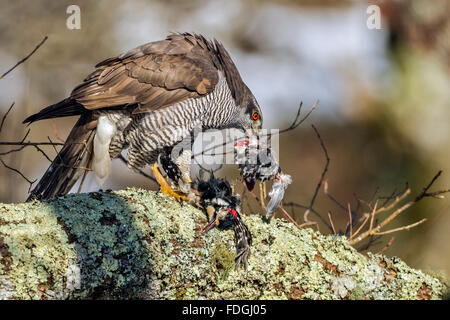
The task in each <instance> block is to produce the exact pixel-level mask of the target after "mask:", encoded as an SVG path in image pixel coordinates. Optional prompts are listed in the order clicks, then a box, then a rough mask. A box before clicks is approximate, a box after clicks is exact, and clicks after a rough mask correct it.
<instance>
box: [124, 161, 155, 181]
mask: <svg viewBox="0 0 450 320" xmlns="http://www.w3.org/2000/svg"><path fill="white" fill-rule="evenodd" d="M117 158H118V159H120V160H121V161H122V162H123V163H125V164H126V165H127V164H128V161H127V159H126V158H125V157H124V156H123V155H122V154H119V155H118V156H117ZM133 169H135V170H136V171H137V172H138V173H139V174H140V175H141V176H143V177H145V178H147V179H150V180H151V181H153V182H156V179H155V178H154V177H152V176H151V175H149V174H147V173H145V172H144V171H142V170H141V169H139V168H136V167H133Z"/></svg>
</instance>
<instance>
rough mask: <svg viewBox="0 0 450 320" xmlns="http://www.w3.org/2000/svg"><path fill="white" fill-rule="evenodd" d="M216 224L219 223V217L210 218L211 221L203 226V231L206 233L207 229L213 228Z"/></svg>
mask: <svg viewBox="0 0 450 320" xmlns="http://www.w3.org/2000/svg"><path fill="white" fill-rule="evenodd" d="M218 225H219V219H217V218H214V219H211V221H210V222H209V223H208V225H207V226H206V227H205V228H203V232H205V233H206V232H208V231H209V230H211V229H214V228H215V227H217V226H218Z"/></svg>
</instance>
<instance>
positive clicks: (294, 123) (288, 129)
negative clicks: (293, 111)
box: [192, 100, 319, 158]
mask: <svg viewBox="0 0 450 320" xmlns="http://www.w3.org/2000/svg"><path fill="white" fill-rule="evenodd" d="M318 104H319V100H316V102H315V103H314V104H313V106H312V107H311V109H310V110H309V111H308V113H307V114H306V115H305V116H304V117H303V118H302V119H299V118H300V114H301V110H302V105H303V102H300V106H299V107H298V110H297V115H296V116H295V118H294V121H293V122H292V124H291V125H290V126H289V127H287V128H285V129H282V130H280V131H278V132H277V133H267V134H262V135H259V138H264V137H271V136H273V135H278V134H282V133H285V132H288V131H291V130H294V129H296V128H297V127H298V126H300V125H301V124H302V123H303V122H304V121H305V120H306V119H307V118H308V117H309V116H310V115H311V113H312V112H313V111H314V110H315V109H316V107H317V105H318ZM232 142H236V141H235V139H230V140H228V141H225V142H223V143H221V144H217V145H213V146H211V147H209V148H207V149H205V150H202V151H201V152H199V153H197V154H194V155H192V157H193V158H195V157H197V156H200V155H210V156H211V155H216V153H211V154H205V152H208V151H211V150H214V149H216V148H219V147H224V146H226V145H228V144H230V143H232ZM224 154H227V152H226V153H224Z"/></svg>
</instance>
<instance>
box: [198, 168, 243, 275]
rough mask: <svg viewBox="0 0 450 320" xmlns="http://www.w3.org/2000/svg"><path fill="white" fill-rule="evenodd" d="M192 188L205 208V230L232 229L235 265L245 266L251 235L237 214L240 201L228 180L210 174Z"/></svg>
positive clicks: (239, 209)
mask: <svg viewBox="0 0 450 320" xmlns="http://www.w3.org/2000/svg"><path fill="white" fill-rule="evenodd" d="M194 188H195V189H196V190H197V191H198V193H199V196H200V205H201V206H202V207H203V208H204V209H205V211H206V213H207V215H208V219H209V223H208V225H207V226H206V227H205V229H204V230H205V232H207V231H209V230H211V229H213V228H215V227H216V228H218V229H223V230H225V229H230V228H233V230H234V242H235V246H236V258H235V260H234V261H235V267H236V268H238V267H239V266H240V265H243V266H244V267H245V268H247V263H248V258H249V256H250V246H251V244H252V236H251V233H250V231H249V229H248V228H247V226H246V225H245V224H244V222H243V221H242V218H241V216H240V214H239V212H240V211H241V201H240V199H239V197H238V196H237V195H233V193H232V189H231V187H230V184H229V183H228V181H226V180H224V179H216V178H214V176H213V175H212V174H211V176H210V178H209V180H207V181H200V182H198V183H195V184H194Z"/></svg>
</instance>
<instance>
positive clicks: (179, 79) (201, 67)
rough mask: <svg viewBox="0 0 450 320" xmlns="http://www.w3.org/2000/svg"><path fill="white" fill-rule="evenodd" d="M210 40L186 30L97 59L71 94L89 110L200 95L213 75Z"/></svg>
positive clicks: (145, 108) (140, 108) (151, 106)
mask: <svg viewBox="0 0 450 320" xmlns="http://www.w3.org/2000/svg"><path fill="white" fill-rule="evenodd" d="M216 45H217V43H216ZM216 45H215V44H213V43H212V42H210V41H208V40H206V39H205V38H204V37H202V36H199V35H191V34H176V35H170V36H169V37H167V38H166V39H165V40H161V41H156V42H150V43H147V44H145V45H142V46H140V47H137V48H135V49H133V50H131V51H129V52H126V53H124V54H121V55H119V56H117V57H113V58H109V59H107V60H105V61H102V62H100V63H99V64H97V65H96V68H97V69H96V70H95V71H94V72H93V73H91V74H90V75H89V76H88V77H87V78H86V79H85V80H84V82H83V83H82V84H80V85H79V86H78V87H76V88H75V89H74V90H73V92H72V94H71V98H72V99H74V100H75V101H77V102H78V103H80V104H82V105H83V106H84V107H85V108H86V109H89V110H93V109H99V108H104V107H114V106H120V105H131V104H137V108H136V109H135V110H134V112H135V113H140V112H149V111H152V110H155V109H159V108H163V107H165V106H169V105H173V104H174V103H177V102H181V101H183V100H185V99H189V98H197V97H200V96H203V95H206V94H208V93H210V92H211V91H213V90H214V88H215V86H216V84H217V82H218V79H219V75H218V68H219V67H220V61H219V58H218V57H217V55H216V54H215V53H216V50H217V48H216Z"/></svg>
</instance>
